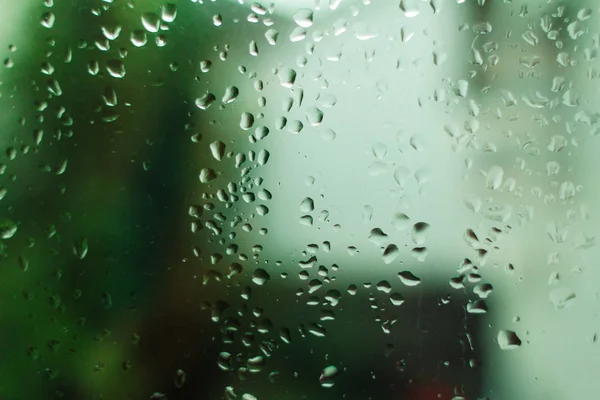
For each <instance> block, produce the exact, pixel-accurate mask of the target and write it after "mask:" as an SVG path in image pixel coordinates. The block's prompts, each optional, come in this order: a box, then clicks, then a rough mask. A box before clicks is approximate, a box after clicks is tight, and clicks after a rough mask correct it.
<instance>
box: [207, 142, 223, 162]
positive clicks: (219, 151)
mask: <svg viewBox="0 0 600 400" xmlns="http://www.w3.org/2000/svg"><path fill="white" fill-rule="evenodd" d="M209 147H210V152H211V153H212V155H213V157H214V158H215V159H216V160H217V161H221V160H222V159H223V157H224V156H225V148H226V146H225V143H223V142H221V141H218V140H217V141H214V142H212V143H211V144H210V146H209Z"/></svg>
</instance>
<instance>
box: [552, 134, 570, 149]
mask: <svg viewBox="0 0 600 400" xmlns="http://www.w3.org/2000/svg"><path fill="white" fill-rule="evenodd" d="M566 146H567V138H565V137H564V136H562V135H554V136H552V137H551V138H550V144H548V150H550V151H553V152H559V151H561V150H562V149H564V148H565V147H566Z"/></svg>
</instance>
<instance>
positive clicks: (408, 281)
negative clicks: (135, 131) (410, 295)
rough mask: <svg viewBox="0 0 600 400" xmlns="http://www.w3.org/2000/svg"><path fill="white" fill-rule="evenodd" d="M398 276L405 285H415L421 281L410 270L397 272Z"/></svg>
mask: <svg viewBox="0 0 600 400" xmlns="http://www.w3.org/2000/svg"><path fill="white" fill-rule="evenodd" d="M398 278H400V281H401V282H402V283H403V284H404V285H406V286H417V285H419V284H420V283H421V278H418V277H416V276H415V275H414V274H413V273H412V272H410V271H402V272H399V273H398Z"/></svg>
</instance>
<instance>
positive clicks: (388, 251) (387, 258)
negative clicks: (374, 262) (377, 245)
mask: <svg viewBox="0 0 600 400" xmlns="http://www.w3.org/2000/svg"><path fill="white" fill-rule="evenodd" d="M399 255H400V250H398V246H396V245H395V244H389V245H388V246H387V247H386V248H385V250H384V251H383V262H384V263H386V264H391V263H392V262H393V261H394V260H395V259H396V258H397V257H398V256H399Z"/></svg>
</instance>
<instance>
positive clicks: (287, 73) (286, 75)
mask: <svg viewBox="0 0 600 400" xmlns="http://www.w3.org/2000/svg"><path fill="white" fill-rule="evenodd" d="M277 76H278V78H279V83H280V84H281V86H283V87H286V88H291V87H292V86H294V83H295V82H296V71H294V70H293V69H291V68H282V69H280V70H279V73H278V74H277Z"/></svg>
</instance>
